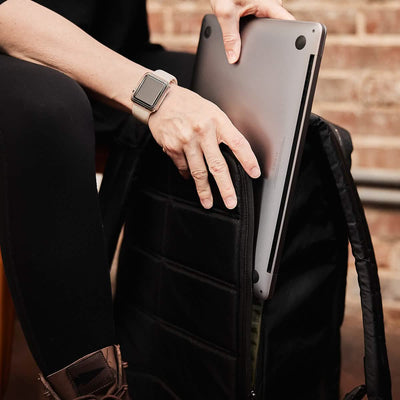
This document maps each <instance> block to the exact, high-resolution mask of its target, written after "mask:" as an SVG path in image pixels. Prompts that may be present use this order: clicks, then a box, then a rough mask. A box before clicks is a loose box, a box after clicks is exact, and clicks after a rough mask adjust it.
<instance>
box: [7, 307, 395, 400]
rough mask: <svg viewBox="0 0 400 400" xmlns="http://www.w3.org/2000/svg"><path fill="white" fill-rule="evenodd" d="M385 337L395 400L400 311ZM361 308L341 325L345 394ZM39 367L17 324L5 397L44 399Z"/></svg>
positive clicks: (358, 353)
mask: <svg viewBox="0 0 400 400" xmlns="http://www.w3.org/2000/svg"><path fill="white" fill-rule="evenodd" d="M385 325H386V340H387V346H388V352H389V361H390V365H391V373H392V386H393V400H399V399H400V313H399V312H398V311H397V312H396V311H395V310H391V309H390V308H388V309H387V310H386V311H385ZM362 355H363V340H362V324H361V311H360V307H359V305H358V303H355V302H348V304H347V306H346V317H345V321H344V325H343V328H342V358H343V366H342V382H341V387H342V397H343V395H344V393H346V392H348V391H349V390H351V389H352V388H353V387H355V386H357V385H359V384H361V383H363V382H364V375H363V366H362ZM37 374H38V369H37V367H36V365H35V362H34V361H33V359H32V357H31V355H30V353H29V350H28V348H27V346H26V343H25V340H24V337H23V334H22V331H21V328H20V326H19V324H18V323H17V324H16V330H15V340H14V349H13V358H12V366H11V378H10V383H9V386H8V390H7V393H6V397H5V400H44V399H45V397H44V396H42V392H43V389H42V387H41V385H40V384H39V382H38V381H37Z"/></svg>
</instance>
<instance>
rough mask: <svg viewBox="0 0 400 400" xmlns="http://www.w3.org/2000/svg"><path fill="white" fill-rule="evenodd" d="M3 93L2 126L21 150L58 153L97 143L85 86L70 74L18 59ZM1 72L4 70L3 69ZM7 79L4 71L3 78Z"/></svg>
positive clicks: (1, 98)
mask: <svg viewBox="0 0 400 400" xmlns="http://www.w3.org/2000/svg"><path fill="white" fill-rule="evenodd" d="M10 64H11V65H12V64H15V65H14V69H13V71H10V75H9V77H10V81H11V82H9V83H7V82H5V84H6V85H7V86H8V88H7V90H5V91H4V92H3V94H2V95H0V105H1V107H0V109H1V110H2V111H0V129H1V130H2V131H3V132H4V131H5V132H6V134H7V132H8V133H9V135H8V136H9V139H10V145H11V144H12V143H13V144H14V145H15V146H18V147H19V149H20V151H21V152H24V149H25V151H32V150H33V149H37V150H39V151H41V152H43V151H45V150H46V149H48V150H50V151H54V152H56V153H57V154H66V153H68V152H69V150H72V151H76V149H80V150H81V151H87V150H88V147H89V148H92V147H94V129H93V121H92V111H91V107H90V103H89V101H88V98H87V96H86V94H85V92H84V91H83V89H82V88H81V87H80V86H79V85H78V84H77V83H76V82H75V81H74V80H72V79H71V78H69V77H68V76H66V75H64V74H62V73H60V72H58V71H56V70H53V69H50V68H46V67H42V66H39V65H35V64H31V63H25V62H21V61H20V60H16V61H15V62H11V63H10ZM0 72H1V71H0ZM3 80H4V75H3V74H2V77H0V81H3Z"/></svg>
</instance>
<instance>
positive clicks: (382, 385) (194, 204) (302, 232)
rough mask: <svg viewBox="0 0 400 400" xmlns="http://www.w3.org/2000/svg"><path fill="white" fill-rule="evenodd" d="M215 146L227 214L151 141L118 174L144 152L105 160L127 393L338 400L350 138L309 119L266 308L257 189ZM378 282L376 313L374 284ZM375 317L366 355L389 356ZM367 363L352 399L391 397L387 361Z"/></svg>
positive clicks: (127, 151) (109, 234) (163, 396)
mask: <svg viewBox="0 0 400 400" xmlns="http://www.w3.org/2000/svg"><path fill="white" fill-rule="evenodd" d="M335 129H336V130H337V132H336V133H335ZM333 136H335V137H336V139H334V140H335V143H336V145H337V147H335V146H333V145H332V143H331V141H332V140H333V139H332V137H333ZM222 147H223V149H222V150H223V153H224V156H225V158H226V160H227V163H228V166H229V170H230V173H231V176H232V180H233V183H234V186H235V190H236V193H237V196H238V206H237V207H236V208H235V209H234V210H227V209H226V208H225V207H224V205H223V203H222V200H221V199H220V197H219V194H218V190H217V188H216V185H215V182H213V179H212V177H210V182H211V187H212V191H213V195H214V199H215V201H214V207H213V208H212V209H211V210H204V209H202V207H201V206H200V203H199V201H198V198H197V194H196V191H195V187H194V183H193V181H192V180H184V179H183V178H182V177H181V176H180V175H179V173H178V172H177V170H176V167H175V166H174V165H173V163H172V161H171V160H170V159H169V158H168V157H167V156H166V155H165V154H164V153H163V152H162V150H161V149H160V148H159V146H158V145H157V144H156V143H155V142H154V141H153V140H152V139H151V138H150V139H149V140H148V144H147V145H146V147H145V148H144V150H141V151H140V162H135V163H134V166H131V167H129V168H128V167H126V166H123V167H121V165H124V163H121V158H122V159H123V160H128V159H129V156H130V155H132V154H135V155H136V156H139V153H138V150H137V149H129V147H128V149H127V147H126V146H125V147H124V148H122V147H121V148H120V149H119V150H118V151H117V153H119V154H120V155H121V153H123V157H114V160H119V161H118V162H116V161H115V162H114V164H113V163H109V164H108V168H109V170H111V171H113V170H115V168H116V167H115V166H116V165H117V166H118V167H119V169H122V170H123V171H124V172H123V173H122V174H119V175H120V176H123V178H120V180H119V181H118V179H115V178H116V176H115V175H116V174H115V173H112V172H111V173H110V172H107V170H106V174H105V179H104V180H105V181H104V182H103V187H102V191H101V192H100V194H101V195H102V193H103V203H104V199H108V207H107V209H110V208H112V207H110V199H109V197H110V193H111V192H112V191H111V190H110V186H109V185H110V183H109V182H110V180H109V179H106V178H107V176H113V178H114V179H113V184H112V187H114V188H120V191H119V193H120V194H121V193H122V194H123V195H121V196H120V197H118V196H117V195H116V194H115V192H114V195H113V198H114V199H117V198H118V200H115V201H118V202H119V204H120V206H119V207H117V209H118V210H120V211H118V212H117V211H114V212H113V218H110V220H113V221H114V224H109V225H110V226H111V225H112V228H109V229H107V226H105V228H106V229H105V231H106V234H107V240H108V242H109V243H110V246H109V247H110V249H111V248H112V247H113V245H114V243H115V242H116V237H117V235H118V226H120V224H121V223H122V221H125V228H124V236H123V242H122V247H121V252H120V257H119V271H118V279H117V292H116V297H115V318H116V325H117V333H118V337H119V342H120V344H121V348H122V352H123V358H124V359H125V360H126V361H128V364H129V368H128V372H127V374H128V381H129V384H130V390H131V391H132V395H133V396H134V398H138V399H142V398H143V399H149V400H153V399H154V400H164V399H181V400H186V399H190V400H197V399H198V400H200V399H202V400H203V399H215V400H219V399H221V400H222V399H230V400H234V399H238V400H239V399H240V400H242V399H249V398H253V399H263V400H267V399H268V400H274V399H293V398H296V399H308V400H309V399H321V400H322V399H332V400H333V399H335V400H336V399H338V398H339V375H340V326H341V323H342V320H343V313H344V298H345V286H346V270H347V257H348V254H347V249H348V238H349V229H348V227H349V215H354V210H352V211H347V212H346V211H345V212H344V209H343V204H344V198H343V193H342V192H343V190H342V192H341V189H340V181H341V182H342V183H343V179H342V178H341V177H340V176H339V175H340V171H343V170H349V166H350V153H351V150H352V147H351V140H350V136H349V135H348V133H347V132H346V131H344V130H342V129H340V128H338V127H335V126H334V125H332V124H330V123H328V122H327V121H324V120H322V119H321V118H319V117H316V116H312V117H311V120H310V123H309V129H308V133H307V138H306V142H305V145H304V151H303V156H302V162H301V167H300V171H299V176H298V180H297V184H296V188H295V193H294V200H293V206H292V208H291V211H290V217H289V224H288V228H287V234H286V240H285V247H284V251H283V257H282V260H281V265H280V269H279V274H278V279H277V283H276V287H275V293H274V295H273V297H272V298H271V299H269V300H267V301H266V302H264V304H259V303H258V302H257V301H256V300H254V299H253V295H252V276H253V256H254V227H255V224H256V222H257V221H256V218H257V213H256V210H257V207H256V204H257V193H258V191H257V181H252V180H251V179H250V178H249V177H248V176H247V175H246V173H245V172H244V171H243V169H242V168H241V166H240V165H239V164H238V162H237V160H236V159H235V157H234V156H233V155H232V153H231V152H230V151H229V150H228V149H227V148H225V147H224V146H222ZM122 149H123V150H122ZM335 165H336V175H335V173H334V172H335V171H334V170H335ZM338 165H339V166H340V168H339V167H338ZM126 169H129V172H127V171H126ZM121 188H122V189H121ZM342 189H343V188H342ZM104 193H105V194H108V195H107V196H105V195H104ZM117 193H118V191H117ZM128 193H129V195H128ZM352 195H354V194H352ZM349 198H351V195H349ZM101 199H102V196H101ZM111 203H112V201H111ZM121 204H122V206H121ZM104 209H106V207H104ZM121 210H122V211H121ZM122 215H123V217H122ZM116 219H117V220H118V221H119V223H115V221H116ZM350 222H351V221H350ZM353 233H354V232H353ZM353 237H354V235H353ZM363 244H364V242H362V240H361V242H359V245H358V248H359V249H361V248H362V245H363ZM356 247H357V246H356ZM359 253H360V251H359ZM361 256H362V255H361ZM356 264H357V262H356ZM358 264H359V263H358ZM372 272H374V271H373V269H372ZM375 273H376V271H375ZM372 275H373V274H372ZM376 279H377V278H376ZM367 280H368V279H367ZM368 285H369V284H368V282H367V284H366V287H369V286H368ZM373 286H374V290H375V292H374V293H375V300H374V302H373V305H374V307H373V308H374V309H375V313H378V314H379V305H380V307H381V303H380V302H379V300H380V297H379V296H377V294H379V281H377V284H376V281H375V280H374V284H373ZM377 289H378V291H376V290H377ZM368 301H369V300H368V296H365V300H364V303H365V302H368ZM380 310H381V308H380ZM371 315H372V314H371ZM372 316H373V315H372ZM367 319H368V318H367ZM376 321H378V322H376ZM379 321H380V320H379V318H378V320H376V319H375V320H374V322H372V324H375V327H374V328H373V329H372V332H373V333H372V335H370V342H369V343H370V347H371V346H372V347H373V348H374V350H372V351H370V352H369V353H370V354H369V359H371V360H375V358H376V354H377V352H379V353H380V352H381V351H383V353H384V354H383V356H382V355H380V359H383V360H384V359H385V354H386V353H385V352H386V348H385V346H384V332H383V344H382V343H380V345H379V346H378V347H376V346H375V345H376V336H377V335H375V333H379V334H380V335H381V334H382V329H383V317H382V321H381V322H382V324H380V322H379ZM370 331H371V329H370ZM366 354H367V353H366ZM374 357H375V358H374ZM375 361H377V360H375ZM375 361H373V362H372V364H373V365H372V367H373V368H369V371H370V372H371V371H372V373H371V374H370V379H369V380H368V379H367V386H365V385H362V386H360V387H359V388H356V389H355V391H353V392H352V394H349V395H348V397H347V398H348V399H349V400H350V399H352V400H354V399H358V398H360V399H361V398H362V396H364V394H365V393H366V392H368V390H367V389H369V394H370V393H371V390H372V392H373V393H376V395H377V396H378V397H372V395H371V397H370V398H371V399H390V397H388V396H389V393H390V374H389V373H388V368H387V365H386V364H385V362H383V363H382V362H381V361H379V360H378V361H377V362H375ZM386 361H387V356H386ZM378 366H379V367H382V370H383V372H382V373H381V374H380V376H378V378H379V379H378V381H379V384H377V382H376V379H375V378H374V377H375V376H376V375H377V374H376V373H375V372H376V371H375V367H378ZM366 375H368V374H366ZM378 375H379V374H378ZM368 382H370V384H368ZM375 389H376V390H375ZM382 393H384V394H383V395H382V396H384V397H379V396H381V394H382ZM351 396H352V397H351ZM360 396H361V397H360ZM385 396H386V397H385Z"/></svg>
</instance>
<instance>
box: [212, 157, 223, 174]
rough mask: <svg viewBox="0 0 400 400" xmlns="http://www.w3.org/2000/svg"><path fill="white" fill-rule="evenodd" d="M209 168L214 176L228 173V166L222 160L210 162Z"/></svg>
mask: <svg viewBox="0 0 400 400" xmlns="http://www.w3.org/2000/svg"><path fill="white" fill-rule="evenodd" d="M209 168H210V172H211V173H212V174H213V175H221V174H223V173H225V172H226V171H227V166H226V163H225V160H222V159H220V158H217V159H215V160H212V161H211V162H210V165H209Z"/></svg>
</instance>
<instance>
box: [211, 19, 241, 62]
mask: <svg viewBox="0 0 400 400" xmlns="http://www.w3.org/2000/svg"><path fill="white" fill-rule="evenodd" d="M217 18H218V21H219V24H220V25H221V29H222V38H223V40H224V47H225V52H226V57H227V59H228V62H229V63H230V64H234V63H235V62H236V61H237V60H238V59H239V56H240V48H241V42H240V34H239V17H236V16H235V15H234V14H231V15H224V16H218V15H217Z"/></svg>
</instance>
